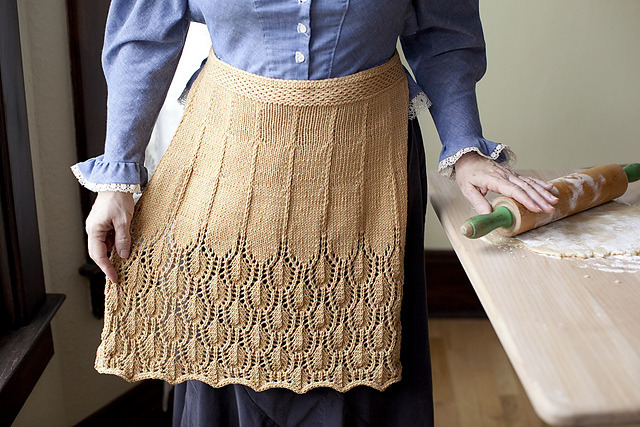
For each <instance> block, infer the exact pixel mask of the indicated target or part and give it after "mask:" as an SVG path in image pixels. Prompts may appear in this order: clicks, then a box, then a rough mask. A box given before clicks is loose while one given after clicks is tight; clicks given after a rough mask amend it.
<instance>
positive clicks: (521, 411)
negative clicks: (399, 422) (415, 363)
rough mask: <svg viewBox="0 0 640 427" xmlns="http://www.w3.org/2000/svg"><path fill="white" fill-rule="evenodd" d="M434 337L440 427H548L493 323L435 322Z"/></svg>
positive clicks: (431, 327)
mask: <svg viewBox="0 0 640 427" xmlns="http://www.w3.org/2000/svg"><path fill="white" fill-rule="evenodd" d="M429 335H430V339H429V341H430V343H431V364H432V372H433V393H434V404H435V420H436V427H457V426H461V427H462V426H465V427H466V426H473V427H476V426H504V427H512V426H523V427H525V426H526V427H529V426H533V427H537V426H547V425H548V424H546V423H544V422H543V421H542V420H540V418H538V416H537V415H536V413H535V412H534V411H533V408H532V407H531V403H529V399H528V398H527V396H526V394H525V392H524V389H523V388H522V385H521V384H520V381H519V380H518V378H517V377H516V374H515V372H514V370H513V368H512V367H511V364H510V362H509V360H508V359H507V355H506V354H505V352H504V350H503V349H502V346H501V345H500V342H499V341H498V337H497V336H496V334H495V332H494V331H493V328H492V327H491V324H490V323H489V321H488V320H484V319H431V320H429ZM627 426H628V427H631V426H634V427H640V424H626V425H625V427H627Z"/></svg>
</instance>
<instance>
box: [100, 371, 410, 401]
mask: <svg viewBox="0 0 640 427" xmlns="http://www.w3.org/2000/svg"><path fill="white" fill-rule="evenodd" d="M95 369H96V371H97V372H98V373H100V374H107V375H116V376H118V377H120V378H122V379H123V380H125V381H127V382H129V383H134V382H137V381H143V380H150V379H153V380H162V381H165V382H167V383H169V384H172V385H176V384H179V383H181V382H184V381H188V380H198V381H202V382H203V383H206V384H208V385H210V386H211V387H214V388H219V387H224V386H226V385H229V384H242V385H244V386H247V387H250V388H251V389H252V390H254V391H264V390H268V389H271V388H285V389H287V390H291V391H293V392H294V393H298V394H302V393H306V392H307V391H309V390H312V389H314V388H317V387H329V388H332V389H334V390H336V391H338V392H340V393H344V392H347V391H349V390H351V389H352V388H354V387H358V386H367V387H371V388H373V389H375V390H378V391H380V392H382V391H385V390H386V389H387V387H389V386H390V385H392V384H395V383H397V382H400V381H401V380H402V376H401V375H400V376H398V377H397V378H390V379H388V380H387V381H386V382H385V383H382V384H378V383H376V382H374V381H370V380H362V381H353V382H350V383H348V384H347V385H346V386H344V387H340V386H336V384H334V383H333V382H331V381H319V382H316V383H312V384H308V385H307V386H305V387H302V388H298V387H294V386H290V385H287V384H285V383H281V382H273V383H262V384H261V385H259V384H256V383H254V382H252V381H248V380H246V379H245V378H242V377H238V378H233V377H229V378H226V379H224V380H222V381H218V382H214V381H211V379H210V377H208V376H206V375H201V374H187V375H181V376H179V377H177V378H173V379H172V378H171V377H169V376H167V375H163V374H162V373H156V372H145V373H140V374H136V375H133V376H127V375H126V374H125V373H124V372H123V371H122V370H120V369H110V368H102V367H98V366H96V367H95Z"/></svg>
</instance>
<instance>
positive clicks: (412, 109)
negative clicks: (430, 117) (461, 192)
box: [409, 91, 432, 120]
mask: <svg viewBox="0 0 640 427" xmlns="http://www.w3.org/2000/svg"><path fill="white" fill-rule="evenodd" d="M431 104H432V103H431V100H430V99H429V97H427V94H426V93H424V92H422V91H420V92H418V94H417V95H416V96H414V97H413V98H412V99H411V101H410V102H409V120H412V119H415V118H416V117H418V112H419V111H421V110H424V109H425V108H430V107H431Z"/></svg>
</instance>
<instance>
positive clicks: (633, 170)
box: [623, 163, 640, 182]
mask: <svg viewBox="0 0 640 427" xmlns="http://www.w3.org/2000/svg"><path fill="white" fill-rule="evenodd" d="M623 169H624V171H625V173H626V174H627V178H629V182H634V181H638V180H640V163H631V164H628V165H627V166H625V167H624V168H623Z"/></svg>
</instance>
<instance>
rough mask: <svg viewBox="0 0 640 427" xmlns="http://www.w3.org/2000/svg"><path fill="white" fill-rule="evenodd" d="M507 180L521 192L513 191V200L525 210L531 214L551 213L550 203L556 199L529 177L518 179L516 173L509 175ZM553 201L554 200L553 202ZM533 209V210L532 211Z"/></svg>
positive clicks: (552, 208)
mask: <svg viewBox="0 0 640 427" xmlns="http://www.w3.org/2000/svg"><path fill="white" fill-rule="evenodd" d="M507 179H508V180H509V181H510V182H511V183H513V184H515V185H516V186H518V187H519V188H520V189H521V190H522V191H524V194H523V193H522V191H519V190H518V189H514V190H515V197H514V198H515V199H516V200H518V201H519V202H520V203H522V204H524V205H525V206H526V207H527V209H529V210H531V211H532V212H542V211H544V212H547V213H551V212H553V210H554V207H553V206H552V205H551V201H554V202H556V201H557V198H555V196H553V195H552V194H551V193H549V192H548V191H547V190H545V189H544V188H542V186H541V185H540V184H538V183H537V182H535V181H533V180H532V179H530V178H529V177H520V176H519V175H517V174H516V173H513V172H511V173H509V174H508V175H507ZM554 199H555V200H554ZM532 208H533V209H532Z"/></svg>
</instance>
